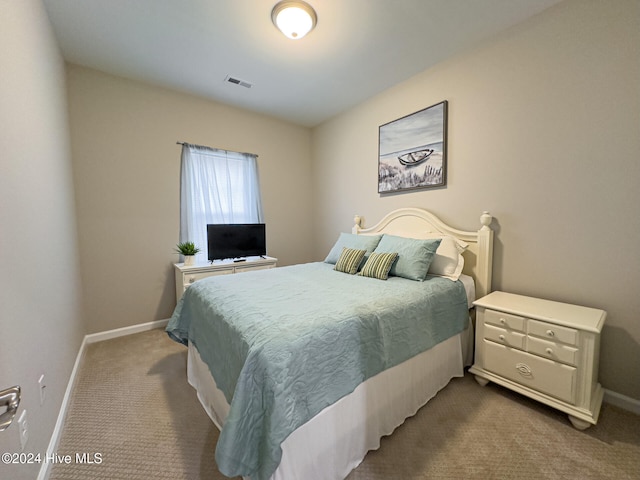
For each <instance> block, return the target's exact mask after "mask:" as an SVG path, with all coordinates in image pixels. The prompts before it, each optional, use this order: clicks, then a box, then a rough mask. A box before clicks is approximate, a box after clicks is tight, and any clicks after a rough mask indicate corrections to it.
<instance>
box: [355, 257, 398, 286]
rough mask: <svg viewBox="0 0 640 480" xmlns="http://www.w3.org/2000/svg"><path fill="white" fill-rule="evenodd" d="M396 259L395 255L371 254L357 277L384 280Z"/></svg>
mask: <svg viewBox="0 0 640 480" xmlns="http://www.w3.org/2000/svg"><path fill="white" fill-rule="evenodd" d="M396 258H398V254H397V253H375V252H372V253H371V254H370V255H369V258H368V259H367V262H366V263H365V264H364V267H362V270H361V271H360V273H358V275H363V276H365V277H371V278H377V279H379V280H386V279H387V277H388V276H389V270H391V266H392V265H393V262H395V261H396Z"/></svg>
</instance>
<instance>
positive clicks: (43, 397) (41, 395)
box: [38, 373, 46, 406]
mask: <svg viewBox="0 0 640 480" xmlns="http://www.w3.org/2000/svg"><path fill="white" fill-rule="evenodd" d="M38 386H39V387H40V389H39V390H40V406H42V405H44V399H45V391H44V389H45V387H46V385H45V384H44V373H43V374H42V375H40V378H39V379H38Z"/></svg>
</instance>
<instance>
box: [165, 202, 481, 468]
mask: <svg viewBox="0 0 640 480" xmlns="http://www.w3.org/2000/svg"><path fill="white" fill-rule="evenodd" d="M354 220H355V225H354V226H353V229H352V232H351V233H350V234H348V233H343V234H341V235H340V237H339V238H338V240H337V241H336V243H335V245H334V247H333V248H332V249H331V251H330V252H329V255H328V256H327V258H326V259H325V261H324V262H314V263H310V264H304V265H294V266H290V267H280V268H277V269H272V270H261V271H255V272H247V273H243V274H242V275H231V276H225V277H210V278H208V279H204V280H201V281H199V282H197V283H195V284H194V285H192V286H191V287H189V289H188V290H187V291H186V292H185V295H184V296H183V298H182V299H181V300H180V302H179V304H178V306H177V307H176V311H175V313H174V315H173V317H172V319H171V320H170V322H169V325H168V326H167V332H168V333H169V336H170V337H171V338H172V339H174V340H176V341H179V342H181V343H183V344H185V345H187V346H188V365H187V377H188V381H189V383H190V384H191V385H192V386H193V387H194V388H195V389H196V391H197V394H198V398H199V400H200V402H201V404H202V405H203V407H204V409H205V410H206V411H207V413H208V415H209V417H210V418H211V419H212V421H213V422H214V423H215V424H216V426H217V427H218V428H219V429H220V430H221V433H220V438H219V440H218V444H217V446H216V452H215V455H216V461H217V463H218V467H219V468H220V471H221V472H222V473H224V474H225V475H227V476H243V477H244V478H247V479H251V480H263V479H265V480H266V479H271V480H291V479H300V478H304V479H311V480H315V479H317V480H324V479H341V478H345V477H346V476H347V475H348V474H349V472H350V471H351V470H352V469H353V468H355V467H357V465H359V463H360V462H361V461H362V460H363V459H364V457H365V455H366V453H367V452H368V451H369V450H372V449H376V448H378V447H379V445H380V438H382V437H383V436H385V435H389V434H391V433H392V432H393V430H394V429H395V428H396V427H398V426H399V425H401V424H402V423H403V422H404V421H405V419H406V418H408V417H410V416H412V415H414V414H415V413H416V412H417V410H418V409H419V408H420V407H421V406H423V405H424V404H425V403H426V402H427V401H429V400H430V399H431V398H432V397H433V396H435V395H436V393H437V392H438V391H439V390H440V389H442V388H444V387H445V386H446V385H447V383H448V382H449V381H450V380H451V379H452V378H454V377H459V376H462V375H463V368H464V366H466V365H469V364H470V363H471V359H472V348H473V333H472V327H471V313H470V312H471V304H472V301H473V300H475V299H476V298H479V297H481V296H484V295H485V294H487V293H489V291H490V288H491V274H492V269H491V264H492V251H493V232H492V230H491V229H490V224H491V220H492V219H491V215H489V214H488V213H487V212H484V213H483V214H482V216H481V218H480V223H481V228H480V229H479V230H478V231H462V230H458V229H455V228H452V227H450V226H448V225H446V224H444V223H443V222H442V221H440V220H439V219H438V218H437V217H435V216H434V215H433V214H431V213H430V212H428V211H426V210H423V209H419V208H404V209H399V210H395V211H393V212H391V213H390V214H388V215H386V216H385V217H384V218H383V219H382V220H381V221H380V222H378V223H377V224H375V225H374V226H372V227H370V228H364V226H363V221H362V218H361V217H359V216H356V217H355V219H354ZM445 246H446V247H447V248H448V250H446V249H445ZM445 250H446V251H445ZM398 252H399V254H398ZM425 252H426V253H425ZM429 252H430V253H429ZM414 255H419V257H414ZM429 255H431V256H430V257H429ZM425 257H429V258H427V259H426V260H425V262H426V263H425V264H423V263H424V262H422V260H424V258H425ZM403 262H404V263H403ZM425 265H426V268H427V270H428V271H426V270H425V271H424V272H423V271H422V270H423V269H424V268H425ZM423 273H424V275H423Z"/></svg>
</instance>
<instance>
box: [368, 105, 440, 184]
mask: <svg viewBox="0 0 640 480" xmlns="http://www.w3.org/2000/svg"><path fill="white" fill-rule="evenodd" d="M446 184H447V101H446V100H444V101H442V102H440V103H436V104H435V105H432V106H430V107H427V108H425V109H423V110H420V111H418V112H415V113H412V114H410V115H407V116H405V117H402V118H399V119H397V120H394V121H392V122H389V123H386V124H384V125H381V126H380V132H379V146H378V193H394V192H402V191H404V190H415V189H421V188H434V187H444V186H445V185H446Z"/></svg>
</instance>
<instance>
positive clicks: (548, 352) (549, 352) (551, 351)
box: [545, 348, 553, 355]
mask: <svg viewBox="0 0 640 480" xmlns="http://www.w3.org/2000/svg"><path fill="white" fill-rule="evenodd" d="M545 352H547V354H548V355H553V350H551V349H550V348H547V349H546V350H545Z"/></svg>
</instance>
